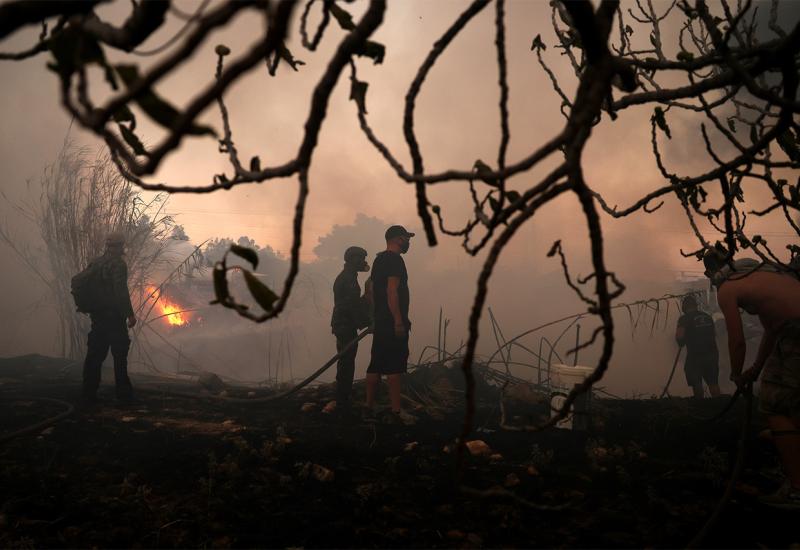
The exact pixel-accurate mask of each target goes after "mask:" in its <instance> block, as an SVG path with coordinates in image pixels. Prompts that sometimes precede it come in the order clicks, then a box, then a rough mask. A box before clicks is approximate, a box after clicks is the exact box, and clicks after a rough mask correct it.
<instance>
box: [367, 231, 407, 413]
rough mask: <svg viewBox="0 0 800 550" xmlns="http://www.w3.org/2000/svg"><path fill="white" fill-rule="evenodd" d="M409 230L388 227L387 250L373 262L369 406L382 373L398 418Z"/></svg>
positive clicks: (404, 365)
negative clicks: (372, 327) (373, 326)
mask: <svg viewBox="0 0 800 550" xmlns="http://www.w3.org/2000/svg"><path fill="white" fill-rule="evenodd" d="M413 236H414V233H409V232H408V231H406V229H405V228H404V227H402V226H400V225H393V226H391V227H390V228H389V229H387V230H386V234H385V238H386V250H384V251H383V252H380V253H378V255H377V256H376V257H375V262H374V263H373V265H372V276H371V279H372V296H373V304H374V318H375V329H374V333H373V335H372V357H371V359H370V362H369V367H368V368H367V409H368V411H370V412H371V411H373V410H374V407H375V395H376V393H377V389H378V383H379V382H380V377H381V375H386V378H387V381H388V384H389V401H390V403H391V408H392V412H393V413H396V414H397V415H398V417H394V418H399V414H400V385H401V375H402V374H404V373H405V372H406V369H407V365H408V331H409V330H410V329H411V321H409V319H408V305H409V291H408V272H407V271H406V264H405V262H404V261H403V258H402V256H401V255H402V254H405V253H406V252H408V248H409V246H410V245H411V237H413Z"/></svg>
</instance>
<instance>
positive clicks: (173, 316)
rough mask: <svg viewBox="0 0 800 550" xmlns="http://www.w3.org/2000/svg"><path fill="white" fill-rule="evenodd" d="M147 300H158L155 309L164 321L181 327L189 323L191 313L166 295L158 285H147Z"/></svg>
mask: <svg viewBox="0 0 800 550" xmlns="http://www.w3.org/2000/svg"><path fill="white" fill-rule="evenodd" d="M147 296H148V298H147V301H150V300H153V301H155V302H156V307H155V310H156V311H158V312H159V315H160V316H161V318H162V319H164V321H165V322H166V323H167V324H169V325H172V326H176V327H180V326H185V325H187V324H189V314H188V312H186V311H184V310H183V308H182V307H181V306H180V305H179V304H177V303H176V302H173V301H171V300H169V299H168V298H167V297H166V296H164V295H163V294H162V293H161V292H160V291H159V289H158V288H157V287H154V286H149V287H147Z"/></svg>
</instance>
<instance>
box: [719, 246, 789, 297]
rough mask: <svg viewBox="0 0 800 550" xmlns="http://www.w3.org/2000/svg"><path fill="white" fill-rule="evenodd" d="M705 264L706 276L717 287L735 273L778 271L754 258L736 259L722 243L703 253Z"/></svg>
mask: <svg viewBox="0 0 800 550" xmlns="http://www.w3.org/2000/svg"><path fill="white" fill-rule="evenodd" d="M703 265H705V267H706V272H705V275H706V277H708V278H709V279H711V284H712V285H714V286H715V287H717V288H719V287H720V286H721V285H722V283H724V282H725V281H727V280H728V279H729V278H730V277H731V275H733V274H734V273H742V274H748V273H752V272H753V271H756V270H764V271H776V272H777V271H778V270H777V269H775V268H774V267H773V266H770V265H767V264H764V263H762V262H759V261H758V260H754V259H753V258H742V259H739V260H734V259H733V258H730V257H729V256H728V251H727V250H725V247H723V246H722V245H721V244H720V243H717V244H716V245H714V248H710V249H708V250H707V251H706V253H705V254H704V255H703Z"/></svg>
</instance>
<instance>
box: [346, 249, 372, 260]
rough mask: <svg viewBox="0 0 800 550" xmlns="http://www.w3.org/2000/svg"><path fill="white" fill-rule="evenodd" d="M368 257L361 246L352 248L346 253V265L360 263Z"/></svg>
mask: <svg viewBox="0 0 800 550" xmlns="http://www.w3.org/2000/svg"><path fill="white" fill-rule="evenodd" d="M366 257H367V251H366V250H364V249H363V248H361V247H360V246H351V247H350V248H348V249H347V250H345V251H344V261H345V263H360V262H363V261H364V260H365V259H366Z"/></svg>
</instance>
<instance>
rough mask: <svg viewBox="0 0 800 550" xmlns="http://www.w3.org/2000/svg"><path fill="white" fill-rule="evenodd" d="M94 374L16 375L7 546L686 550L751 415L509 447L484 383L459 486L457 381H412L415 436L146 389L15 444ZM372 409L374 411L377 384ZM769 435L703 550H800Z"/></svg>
mask: <svg viewBox="0 0 800 550" xmlns="http://www.w3.org/2000/svg"><path fill="white" fill-rule="evenodd" d="M79 370H80V369H79V367H77V366H72V367H70V366H69V364H68V362H65V361H62V360H48V359H45V358H41V357H36V356H34V357H28V358H24V360H20V359H14V360H10V359H6V360H1V361H0V382H2V384H1V385H0V438H2V439H1V440H2V444H1V446H0V487H2V492H0V546H2V547H9V548H18V547H25V548H29V547H38V548H42V547H90V546H98V547H198V546H211V547H308V548H314V547H435V548H443V547H501V546H502V547H555V546H558V547H683V546H685V545H686V544H687V543H688V542H689V541H690V540H691V539H692V537H694V535H695V534H696V533H697V532H698V530H700V528H701V527H702V526H703V524H704V523H705V521H706V520H707V519H708V517H709V515H710V514H711V513H712V510H713V509H714V507H715V506H716V504H717V502H718V500H719V498H720V497H721V496H722V494H723V492H724V490H725V486H726V483H727V480H728V479H729V477H730V474H731V466H732V464H733V462H734V459H735V456H736V450H737V449H736V447H737V440H738V437H739V430H740V426H741V419H742V416H743V414H744V410H743V408H744V406H745V405H744V403H743V402H741V401H743V400H740V402H738V403H737V404H736V405H735V406H734V407H733V408H732V409H731V411H730V412H729V413H728V414H726V415H725V416H723V417H722V418H721V419H720V420H718V421H715V422H708V421H705V420H701V419H700V417H703V416H712V415H713V414H714V413H716V412H718V411H720V410H721V409H722V408H723V407H724V406H725V403H726V398H720V399H714V400H706V401H704V402H703V403H700V404H697V403H692V402H690V401H689V400H686V399H659V400H657V399H650V400H621V399H598V398H595V399H594V400H593V402H592V422H591V428H590V429H589V430H588V431H586V432H576V431H570V430H561V429H550V430H547V431H544V432H541V433H520V432H510V431H504V430H500V429H499V428H498V422H499V419H500V412H499V406H498V405H499V389H498V387H497V385H495V384H493V383H491V382H490V381H488V379H487V378H485V377H482V376H479V377H478V397H479V399H478V403H477V405H478V408H477V416H476V426H475V427H476V430H474V431H473V433H472V436H471V438H470V439H471V440H476V441H477V440H479V441H482V442H483V444H479V443H475V444H472V445H471V447H472V448H473V450H474V451H475V454H472V453H470V452H466V454H465V455H464V464H463V469H462V470H461V473H460V475H459V474H458V473H457V472H458V471H457V469H456V463H457V461H456V454H457V453H456V452H455V451H454V449H455V446H454V438H455V437H456V436H457V434H458V433H459V432H460V429H461V425H462V422H463V381H462V375H461V373H460V371H459V370H458V369H457V368H448V367H447V366H445V365H440V364H435V365H431V366H428V367H419V368H418V369H416V370H415V371H413V372H412V373H411V374H410V375H409V376H408V377H407V383H406V389H405V395H406V396H407V400H406V403H405V404H406V406H407V407H408V408H409V410H410V411H411V412H413V414H414V415H415V416H416V418H417V422H416V423H415V424H413V425H399V426H398V425H385V424H383V423H380V422H379V423H377V424H369V423H365V422H363V421H361V420H360V419H358V418H356V419H349V420H346V419H342V418H340V417H339V416H338V415H336V414H326V413H325V412H323V411H324V409H325V405H326V404H328V403H329V402H330V400H331V399H332V396H333V388H332V387H330V386H327V385H323V386H315V387H309V388H306V389H304V390H302V391H301V392H299V393H297V394H295V395H293V396H291V397H289V398H287V399H285V400H280V401H277V402H271V403H269V402H268V403H257V404H256V403H252V404H249V403H241V402H234V401H231V400H230V399H228V400H226V399H220V398H219V397H213V396H212V395H211V394H210V393H209V392H208V391H207V390H205V389H203V388H201V387H200V386H198V385H197V384H196V383H195V382H194V381H192V380H190V379H185V380H174V379H173V380H169V379H163V378H154V377H146V376H144V375H139V376H136V375H134V378H133V381H134V385H135V386H136V387H137V389H138V392H137V395H138V402H136V403H134V404H130V405H122V404H118V403H116V402H115V400H114V398H113V388H112V387H110V386H104V387H102V388H101V393H100V396H101V402H100V404H99V406H97V407H95V408H91V409H86V408H81V407H78V406H76V410H75V412H74V413H73V414H71V415H69V416H68V417H66V418H64V419H63V420H61V421H59V422H57V423H55V424H52V425H49V426H47V427H45V428H43V429H42V430H40V431H35V432H33V433H28V434H26V435H23V436H20V437H14V438H11V439H9V438H8V436H9V435H10V434H12V433H13V432H15V431H17V430H19V429H21V428H24V427H26V426H30V425H32V424H35V423H37V422H40V421H42V420H45V419H47V418H49V417H53V416H55V415H58V414H60V413H61V412H63V411H64V410H65V405H64V404H63V403H61V401H63V402H67V403H76V402H77V396H78V394H79V389H80V386H79V375H80V372H79ZM104 378H105V379H106V380H108V379H109V378H111V373H110V372H107V371H106V372H104ZM523 389H524V388H523ZM265 391H266V390H262V389H259V390H257V393H259V394H261V393H264V392H265ZM355 393H356V395H355V399H356V401H357V402H360V401H363V387H362V386H361V385H359V383H357V384H356V389H355ZM227 395H229V396H235V395H236V392H235V391H234V390H231V392H229V393H228V394H227ZM242 395H243V396H246V393H243V394H242ZM42 398H50V399H51V400H48V399H42ZM52 399H55V400H58V401H54V400H52ZM505 402H506V404H507V406H508V409H507V413H508V419H509V422H512V423H517V424H521V423H526V422H535V421H537V420H541V418H542V417H544V416H546V415H547V414H548V409H547V405H546V404H545V403H541V402H539V401H537V399H536V398H535V397H533V398H530V396H528V397H526V392H525V391H517V392H509V396H508V398H507V400H506V401H505ZM356 411H357V412H358V409H356ZM759 422H760V419H759V418H758V417H757V416H756V418H755V421H754V425H753V427H752V429H751V430H750V433H749V435H748V437H747V454H746V458H745V466H744V470H743V473H742V475H741V477H740V479H739V481H738V483H737V484H736V486H735V487H734V491H733V495H732V498H731V500H730V502H729V503H728V505H727V507H726V509H725V512H724V513H723V515H722V516H721V518H720V520H719V522H718V523H717V524H716V526H715V527H714V528H713V529H712V530H711V532H710V533H709V534H708V537H707V538H706V539H705V541H704V543H703V545H704V546H710V547H754V546H766V547H788V546H790V545H792V544H797V543H799V542H800V534H799V533H798V530H797V528H796V525H797V523H796V515H793V514H792V513H791V512H782V511H779V510H774V509H771V508H766V507H764V506H762V505H761V504H759V502H758V496H759V495H762V494H766V493H769V492H771V491H774V490H775V489H776V488H777V486H778V485H779V483H780V469H779V467H778V462H777V458H776V455H775V452H774V449H773V448H772V446H771V445H770V444H769V443H768V442H764V441H761V440H759V439H758V438H757V437H756V434H757V432H758V429H759V427H760V424H759ZM484 444H485V445H484Z"/></svg>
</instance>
